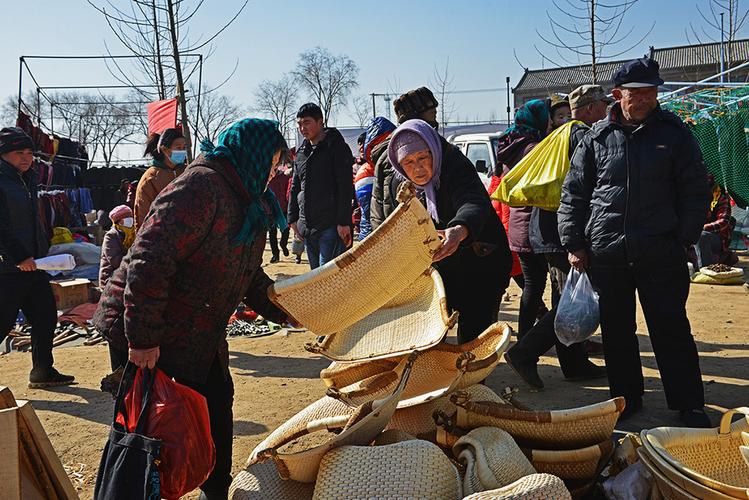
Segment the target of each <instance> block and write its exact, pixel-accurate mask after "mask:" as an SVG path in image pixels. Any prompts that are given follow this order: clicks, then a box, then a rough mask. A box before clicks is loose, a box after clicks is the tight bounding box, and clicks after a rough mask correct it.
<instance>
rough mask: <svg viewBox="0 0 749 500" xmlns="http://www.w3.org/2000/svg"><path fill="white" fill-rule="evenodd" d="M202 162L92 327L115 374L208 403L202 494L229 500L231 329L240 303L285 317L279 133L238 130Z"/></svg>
mask: <svg viewBox="0 0 749 500" xmlns="http://www.w3.org/2000/svg"><path fill="white" fill-rule="evenodd" d="M201 150H202V151H203V155H201V156H199V157H198V158H197V159H196V160H195V161H194V162H192V163H191V164H190V165H189V166H188V167H187V169H186V170H185V173H184V174H182V175H181V176H179V177H178V178H177V179H175V180H174V182H172V183H171V184H169V186H167V187H166V188H165V189H164V190H163V191H162V192H161V193H160V194H159V196H158V197H157V198H156V199H155V200H154V202H153V205H152V206H151V210H150V212H149V215H148V217H147V218H146V219H145V221H144V224H143V226H142V228H141V230H140V231H139V232H138V234H137V236H136V238H135V242H134V243H133V245H132V247H131V248H130V251H129V253H128V254H127V256H125V258H124V259H123V261H122V264H121V265H120V267H119V269H118V270H117V271H115V273H114V274H113V275H112V277H111V278H110V279H109V281H108V282H107V286H106V287H105V289H104V291H103V293H102V299H101V302H100V304H99V307H98V309H97V311H96V315H95V317H94V324H95V326H96V328H97V330H99V331H100V332H102V333H103V334H104V336H105V337H106V338H107V339H108V340H109V344H110V348H111V353H112V365H113V366H112V368H113V369H114V368H116V367H117V366H119V365H123V364H125V363H126V362H127V361H128V360H129V361H130V362H131V363H133V364H135V365H136V366H138V367H141V368H146V367H147V368H152V367H153V366H157V367H158V368H160V369H161V370H163V371H164V372H166V373H167V374H168V375H169V376H171V377H173V378H175V379H176V380H177V381H178V382H179V383H182V384H185V385H187V386H189V387H192V388H193V389H195V390H197V391H198V392H200V393H201V394H203V395H204V396H205V398H206V400H207V402H208V412H209V414H210V421H211V435H212V437H213V441H214V444H215V446H216V466H215V468H214V470H213V472H212V474H211V475H210V477H209V478H208V479H207V480H206V482H205V483H203V485H202V486H201V489H202V490H203V492H204V493H205V496H206V498H209V499H212V498H222V499H223V498H226V495H227V492H228V488H229V484H230V483H231V476H230V473H231V446H232V410H231V407H232V401H233V394H234V387H233V384H232V380H231V376H230V375H229V354H228V346H227V343H226V324H227V321H228V320H229V317H230V316H231V314H232V313H233V312H234V309H235V308H236V307H237V304H239V302H240V301H243V302H244V303H245V304H247V306H248V307H250V308H252V309H253V310H254V311H256V312H257V313H259V314H261V315H262V316H263V317H265V318H267V319H268V320H270V321H273V322H276V323H283V322H286V321H287V320H288V318H287V315H286V314H285V313H284V312H283V311H281V310H280V309H279V308H278V307H276V306H275V305H274V304H273V303H272V302H271V301H270V300H269V299H268V296H267V291H268V288H269V287H270V286H271V285H272V284H273V281H272V280H271V279H270V278H269V277H268V276H267V275H266V274H265V272H264V271H263V269H262V267H261V265H262V260H263V250H264V249H265V234H266V232H267V229H268V227H269V226H271V225H272V224H276V225H278V226H281V227H282V228H283V227H285V225H286V221H285V220H284V217H283V215H282V212H281V210H280V208H279V206H278V202H277V201H276V200H275V198H274V197H273V194H272V192H270V191H269V190H267V184H268V181H269V179H270V176H271V175H272V173H271V172H272V171H273V169H272V167H273V166H274V165H275V164H277V163H279V162H280V160H281V157H282V156H283V155H284V154H285V152H286V142H285V141H284V139H283V136H282V135H281V133H280V132H279V131H278V124H277V123H276V122H272V121H269V120H259V119H246V120H242V121H239V122H237V123H235V124H233V125H232V126H230V127H229V128H228V129H227V130H225V131H224V132H223V133H221V135H220V136H219V138H218V140H217V141H216V144H215V145H214V144H212V143H211V142H210V141H204V142H203V144H202V145H201Z"/></svg>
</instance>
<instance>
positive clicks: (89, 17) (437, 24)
mask: <svg viewBox="0 0 749 500" xmlns="http://www.w3.org/2000/svg"><path fill="white" fill-rule="evenodd" d="M112 1H113V2H114V3H116V4H118V5H122V4H124V3H125V0H112ZM697 2H699V3H700V4H703V3H705V4H706V3H707V0H691V1H690V0H686V1H683V0H681V1H680V0H640V2H639V3H638V4H637V5H635V7H633V8H632V10H631V11H630V12H629V14H628V16H627V18H626V19H625V23H624V24H625V26H626V27H631V26H635V30H634V31H635V34H636V35H638V36H636V37H635V36H634V35H633V38H634V40H633V41H636V40H637V39H639V38H640V36H641V35H642V34H644V33H645V32H646V31H647V30H648V28H649V26H650V25H651V24H652V22H653V20H655V21H656V26H655V29H654V30H653V32H652V33H651V34H650V35H649V36H648V37H647V38H646V40H644V41H643V42H642V43H641V44H640V46H639V47H638V48H636V49H634V50H632V51H630V52H629V53H628V54H625V55H624V56H622V57H627V56H633V57H634V56H641V55H642V54H643V53H645V52H646V51H647V48H648V46H650V45H655V46H660V47H664V46H670V45H681V44H686V43H688V40H687V37H686V35H685V27H686V26H688V24H689V22H693V23H697V24H698V25H702V24H703V23H702V21H701V19H700V17H699V14H698V12H697V8H696V3H697ZM97 3H99V4H101V3H102V2H101V1H98V2H97ZM560 3H562V4H563V3H564V1H562V2H560ZM239 4H240V2H239V1H238V0H206V2H205V5H204V6H203V8H202V9H201V14H200V15H199V16H197V17H196V18H194V20H193V21H192V24H191V32H192V33H195V34H197V33H199V32H206V33H212V32H213V31H214V30H215V29H216V28H218V27H220V26H221V25H222V23H223V22H224V20H226V19H227V18H228V17H229V16H230V15H231V14H232V11H233V10H235V9H236V7H237V6H238V5H239ZM546 10H549V12H551V13H552V14H553V13H554V12H555V10H554V8H553V6H552V3H551V0H525V1H512V2H511V1H507V0H463V1H455V0H453V1H445V0H400V1H398V0H378V1H365V2H362V1H357V2H351V1H344V0H317V1H314V2H313V1H301V0H272V1H271V0H251V2H250V4H249V5H248V6H247V8H246V9H245V11H244V12H243V13H242V15H241V16H240V18H239V19H238V20H237V21H236V22H235V24H234V25H232V26H231V27H230V28H229V29H228V30H227V31H226V32H224V34H223V35H221V36H220V38H219V39H217V40H216V41H215V43H214V45H215V48H216V51H215V53H214V55H213V56H212V57H211V58H210V59H209V60H208V61H207V63H206V68H205V70H206V71H205V74H204V79H205V80H206V81H207V82H208V83H209V84H216V83H219V82H220V81H223V80H224V79H225V78H226V76H228V75H229V74H230V73H231V71H232V69H233V67H234V65H235V63H236V62H237V61H238V64H239V66H238V69H237V72H236V74H235V75H234V76H233V77H232V79H231V80H230V82H229V83H228V84H227V85H226V86H225V87H224V88H223V91H224V92H225V93H227V94H229V95H231V96H233V97H234V98H235V99H236V100H237V101H238V102H241V103H244V104H252V92H253V90H254V88H255V87H256V86H257V84H258V83H259V82H260V81H261V80H263V79H266V78H267V79H275V78H278V77H279V76H280V75H281V74H282V73H284V72H286V71H289V70H290V69H292V67H293V65H294V63H295V61H296V60H297V56H298V54H299V53H300V52H302V51H303V50H305V49H307V48H311V47H314V46H316V45H320V46H322V47H326V48H328V49H329V50H331V51H332V52H333V53H343V54H347V55H348V56H350V57H351V58H352V59H354V60H355V61H356V62H357V63H358V65H359V67H360V68H361V72H360V76H359V84H360V86H359V89H358V90H356V91H355V95H360V94H368V93H371V92H387V91H391V90H407V89H410V88H414V87H418V86H421V85H425V84H427V85H428V84H429V83H430V81H431V79H432V74H433V71H434V67H435V65H437V66H443V65H444V64H445V62H446V60H447V59H448V58H449V61H450V73H451V75H452V77H453V79H454V80H453V88H454V89H477V88H487V87H500V86H504V81H505V77H506V76H510V78H511V85H514V84H516V83H517V81H518V80H519V78H520V77H521V75H522V68H521V67H520V66H519V65H518V63H517V62H516V60H515V57H514V56H513V50H514V51H516V52H517V55H518V58H519V59H520V60H521V61H522V62H523V64H524V65H526V66H529V67H531V68H537V67H540V66H541V57H540V56H539V55H538V54H537V53H536V51H535V49H534V48H533V45H534V44H537V45H539V47H545V46H544V44H543V42H542V41H541V40H540V39H539V38H538V36H537V34H536V33H535V29H537V28H538V29H540V30H547V29H548V21H547V20H546V14H545V11H546ZM0 12H2V18H3V22H2V35H3V40H4V50H3V51H0V69H2V72H1V73H0V74H2V76H3V78H2V79H1V80H0V97H3V98H4V97H5V96H7V95H10V94H15V93H16V92H17V91H18V57H19V56H20V55H22V54H25V55H28V54H44V55H48V54H104V53H105V49H104V43H105V41H106V42H107V43H108V44H109V46H110V47H111V48H112V52H113V53H124V50H122V49H120V46H119V45H118V41H117V40H116V39H115V38H114V36H113V35H112V34H111V32H110V31H109V28H108V27H107V25H106V23H105V22H104V20H103V19H102V16H101V15H100V14H99V13H98V12H96V11H95V10H94V9H93V8H91V7H90V6H89V5H88V4H87V3H86V2H85V1H84V0H24V1H11V0H0ZM557 19H558V20H559V21H561V22H564V18H562V17H557ZM624 48H626V47H624ZM547 51H548V53H549V54H552V55H553V51H552V50H550V49H548V48H547ZM31 64H32V69H33V71H34V73H35V75H36V76H37V79H38V80H39V81H40V83H41V84H42V85H71V84H81V85H86V84H88V85H90V84H102V83H114V82H112V78H111V76H110V75H109V74H108V72H107V70H106V68H105V67H104V66H103V64H101V63H95V64H89V63H64V64H63V63H49V62H41V61H31ZM546 65H547V66H548V65H549V64H548V63H547V64H546ZM26 88H27V89H28V88H33V86H32V85H31V84H29V86H26ZM453 105H454V107H455V115H454V117H453V118H456V117H460V118H462V119H464V120H465V119H470V120H473V119H477V118H478V119H487V118H489V117H490V116H492V115H494V116H496V117H500V118H501V117H504V116H505V106H506V99H505V94H504V92H501V93H500V92H498V93H490V94H477V95H460V96H455V97H454V98H453ZM378 108H379V109H380V110H382V111H384V103H383V102H382V101H378ZM334 122H335V123H337V124H339V125H346V124H352V123H353V122H354V120H353V118H351V115H350V114H349V113H348V112H346V111H345V110H342V112H340V113H338V114H337V115H336V116H335V117H334Z"/></svg>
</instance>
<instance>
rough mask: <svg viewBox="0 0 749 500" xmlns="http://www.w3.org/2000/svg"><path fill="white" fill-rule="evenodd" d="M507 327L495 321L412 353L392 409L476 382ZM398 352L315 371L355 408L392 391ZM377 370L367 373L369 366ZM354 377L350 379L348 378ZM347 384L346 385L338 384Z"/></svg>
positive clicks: (502, 343) (505, 341) (492, 362)
mask: <svg viewBox="0 0 749 500" xmlns="http://www.w3.org/2000/svg"><path fill="white" fill-rule="evenodd" d="M511 334H512V329H511V328H510V327H509V326H508V325H506V324H502V323H495V324H494V325H492V326H490V327H489V328H487V329H486V330H485V331H484V332H483V333H482V334H481V335H479V336H478V337H477V338H476V339H474V340H472V341H471V342H467V343H465V344H461V345H455V344H448V343H447V342H441V343H439V344H438V345H436V346H435V347H432V348H431V349H428V350H426V351H421V352H419V353H418V355H417V356H416V361H415V362H414V365H413V369H412V370H411V376H410V377H409V379H408V383H407V384H406V389H405V390H404V391H403V394H402V396H401V400H400V402H399V403H398V408H407V407H409V406H415V405H418V404H422V403H425V402H427V401H432V400H434V399H437V398H440V397H442V396H445V395H447V394H450V393H451V392H453V391H456V390H458V389H461V388H464V387H468V386H471V385H474V384H477V383H478V382H481V381H482V380H484V379H485V378H486V377H488V376H489V374H491V372H492V371H493V370H494V368H495V367H496V366H497V364H498V363H499V360H500V358H501V356H502V354H503V353H504V351H505V350H506V349H507V346H508V345H509V343H510V336H511ZM407 359H408V358H407V357H405V356H402V357H400V358H394V359H389V360H382V361H377V362H375V363H374V366H369V364H368V363H333V364H332V365H331V366H330V367H328V368H327V369H325V370H323V371H322V372H321V373H320V377H321V378H322V379H323V381H324V382H325V384H326V385H328V387H329V389H328V393H327V394H328V395H329V396H331V397H334V398H336V399H340V400H341V401H343V402H345V403H347V404H349V405H352V406H358V405H360V404H362V403H363V402H364V401H366V400H368V399H372V398H377V397H381V394H383V393H389V392H392V390H393V388H394V385H395V384H396V383H397V380H399V379H400V372H401V371H402V369H403V366H404V362H405V361H406V360H407ZM380 369H382V371H380V372H379V373H375V374H372V373H373V371H374V370H380ZM354 380H357V381H356V382H353V383H352V381H354ZM342 384H348V385H345V386H344V385H342Z"/></svg>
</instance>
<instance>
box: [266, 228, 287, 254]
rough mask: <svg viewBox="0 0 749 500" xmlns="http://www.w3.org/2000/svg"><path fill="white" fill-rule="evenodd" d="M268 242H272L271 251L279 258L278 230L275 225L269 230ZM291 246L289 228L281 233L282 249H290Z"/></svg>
mask: <svg viewBox="0 0 749 500" xmlns="http://www.w3.org/2000/svg"><path fill="white" fill-rule="evenodd" d="M268 240H269V241H270V251H271V253H273V255H274V256H275V257H278V256H279V255H280V254H279V249H278V228H277V227H276V226H275V225H274V226H273V227H272V228H270V229H268ZM288 244H289V228H288V227H287V228H286V229H284V230H283V231H281V248H288Z"/></svg>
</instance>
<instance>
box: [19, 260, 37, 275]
mask: <svg viewBox="0 0 749 500" xmlns="http://www.w3.org/2000/svg"><path fill="white" fill-rule="evenodd" d="M16 267H17V268H18V269H20V270H21V271H26V272H28V271H36V262H35V261H34V258H33V257H29V258H28V259H26V260H24V261H23V262H21V263H20V264H18V265H17V266H16Z"/></svg>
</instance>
